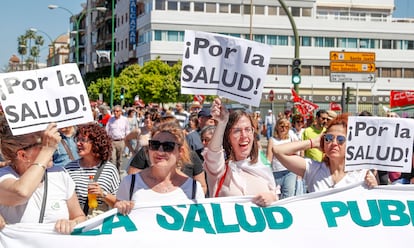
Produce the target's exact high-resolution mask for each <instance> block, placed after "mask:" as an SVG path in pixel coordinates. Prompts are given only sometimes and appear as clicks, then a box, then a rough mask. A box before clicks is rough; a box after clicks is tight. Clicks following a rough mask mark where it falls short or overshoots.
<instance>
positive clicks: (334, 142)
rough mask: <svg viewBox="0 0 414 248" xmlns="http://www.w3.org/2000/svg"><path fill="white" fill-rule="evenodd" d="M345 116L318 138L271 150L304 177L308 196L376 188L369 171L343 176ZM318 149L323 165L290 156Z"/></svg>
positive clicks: (347, 173)
mask: <svg viewBox="0 0 414 248" xmlns="http://www.w3.org/2000/svg"><path fill="white" fill-rule="evenodd" d="M347 128H348V115H346V114H342V115H338V116H337V117H336V118H334V119H333V120H332V121H331V122H330V123H329V125H328V127H327V129H326V132H325V133H323V134H322V135H321V136H319V137H316V138H312V139H309V140H303V141H299V142H291V143H286V144H282V145H276V146H273V154H274V155H275V156H276V158H277V159H278V160H279V161H280V162H281V163H282V164H283V165H284V166H285V167H286V168H287V169H289V170H290V171H292V172H294V173H295V174H297V175H299V176H301V177H303V179H304V180H305V182H306V185H307V189H308V192H316V191H322V190H327V189H330V188H340V187H344V186H346V185H349V184H352V183H357V182H364V181H365V183H366V185H367V186H368V187H374V186H376V185H378V183H377V180H376V178H375V176H374V175H373V174H372V173H371V172H370V171H369V170H357V171H348V172H345V154H346V151H345V147H346V146H345V143H346V135H347ZM310 148H318V149H321V150H322V151H323V153H324V157H323V161H322V162H318V161H315V160H313V159H310V158H303V157H300V156H296V155H292V154H295V153H296V152H298V151H300V150H304V149H310Z"/></svg>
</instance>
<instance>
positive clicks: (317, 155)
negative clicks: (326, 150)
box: [302, 109, 329, 162]
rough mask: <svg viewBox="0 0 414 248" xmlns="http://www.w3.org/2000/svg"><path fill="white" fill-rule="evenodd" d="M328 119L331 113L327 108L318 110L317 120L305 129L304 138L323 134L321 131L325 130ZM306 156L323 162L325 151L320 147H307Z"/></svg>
mask: <svg viewBox="0 0 414 248" xmlns="http://www.w3.org/2000/svg"><path fill="white" fill-rule="evenodd" d="M328 120H329V115H328V112H327V111H326V110H323V109H321V110H319V111H318V112H316V120H315V122H314V124H312V125H311V126H309V127H307V128H306V129H305V131H303V134H302V140H308V139H312V138H315V137H317V136H319V135H321V133H323V132H325V130H326V125H327V123H328ZM305 157H308V158H312V159H313V160H316V161H319V162H322V158H323V152H322V151H321V150H319V149H318V148H311V149H307V150H305Z"/></svg>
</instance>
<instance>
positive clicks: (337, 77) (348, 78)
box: [330, 72, 375, 83]
mask: <svg viewBox="0 0 414 248" xmlns="http://www.w3.org/2000/svg"><path fill="white" fill-rule="evenodd" d="M330 81H331V82H357V83H358V82H363V83H374V82H375V74H374V73H334V72H333V73H331V77H330Z"/></svg>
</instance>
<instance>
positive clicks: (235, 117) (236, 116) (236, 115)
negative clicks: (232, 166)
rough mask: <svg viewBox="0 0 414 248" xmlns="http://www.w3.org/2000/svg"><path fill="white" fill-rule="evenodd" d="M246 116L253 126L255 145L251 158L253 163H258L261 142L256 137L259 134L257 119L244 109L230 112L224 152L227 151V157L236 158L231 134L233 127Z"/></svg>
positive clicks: (224, 138)
mask: <svg viewBox="0 0 414 248" xmlns="http://www.w3.org/2000/svg"><path fill="white" fill-rule="evenodd" d="M243 116H246V117H247V118H248V119H249V121H250V123H251V125H252V127H253V132H254V133H253V140H252V142H253V146H252V150H251V151H250V155H249V157H250V160H251V163H252V164H255V163H257V160H258V157H259V144H258V142H257V141H256V139H255V137H256V136H257V131H256V130H257V121H256V120H255V119H254V118H253V116H252V115H250V114H248V113H246V112H244V111H242V110H235V111H233V112H231V113H230V116H229V121H228V122H227V125H226V130H225V131H224V137H223V148H224V152H225V153H226V157H227V159H231V160H235V155H234V153H233V148H232V147H231V144H230V134H231V128H232V127H233V126H234V125H235V124H236V122H238V121H239V120H240V118H241V117H243Z"/></svg>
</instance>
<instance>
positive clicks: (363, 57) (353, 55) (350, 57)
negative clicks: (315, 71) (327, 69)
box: [329, 51, 375, 63]
mask: <svg viewBox="0 0 414 248" xmlns="http://www.w3.org/2000/svg"><path fill="white" fill-rule="evenodd" d="M329 57H330V60H331V61H349V62H351V61H354V62H371V63H375V53H370V52H342V51H331V52H330V56H329Z"/></svg>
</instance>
